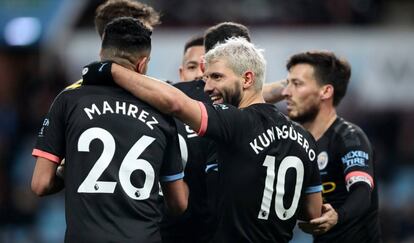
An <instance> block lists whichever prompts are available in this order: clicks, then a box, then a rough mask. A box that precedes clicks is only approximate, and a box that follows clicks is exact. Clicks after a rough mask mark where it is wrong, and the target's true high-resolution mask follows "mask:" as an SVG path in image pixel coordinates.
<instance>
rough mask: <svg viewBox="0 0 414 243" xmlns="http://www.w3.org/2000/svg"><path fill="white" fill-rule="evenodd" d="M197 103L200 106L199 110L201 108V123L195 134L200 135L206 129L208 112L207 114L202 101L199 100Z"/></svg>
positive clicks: (202, 134)
mask: <svg viewBox="0 0 414 243" xmlns="http://www.w3.org/2000/svg"><path fill="white" fill-rule="evenodd" d="M198 105H199V106H200V110H201V124H200V129H199V130H198V132H197V135H198V136H200V137H202V136H204V134H205V133H206V131H207V123H208V114H207V109H206V106H205V105H204V103H203V102H200V101H199V102H198Z"/></svg>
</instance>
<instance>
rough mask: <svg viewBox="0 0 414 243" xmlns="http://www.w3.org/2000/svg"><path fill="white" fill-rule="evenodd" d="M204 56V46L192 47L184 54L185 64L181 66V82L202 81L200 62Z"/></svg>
mask: <svg viewBox="0 0 414 243" xmlns="http://www.w3.org/2000/svg"><path fill="white" fill-rule="evenodd" d="M203 55H204V46H192V47H190V48H188V49H187V51H186V52H185V53H184V57H183V64H182V65H181V66H180V80H181V81H192V80H197V79H201V77H202V76H203V72H202V71H201V68H200V61H201V58H202V56H203Z"/></svg>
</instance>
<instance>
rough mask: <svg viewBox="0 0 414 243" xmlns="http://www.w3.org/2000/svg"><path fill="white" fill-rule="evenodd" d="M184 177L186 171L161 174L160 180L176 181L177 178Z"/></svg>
mask: <svg viewBox="0 0 414 243" xmlns="http://www.w3.org/2000/svg"><path fill="white" fill-rule="evenodd" d="M183 178H184V172H181V173H179V174H175V175H168V176H161V177H160V181H161V182H168V181H176V180H179V179H183Z"/></svg>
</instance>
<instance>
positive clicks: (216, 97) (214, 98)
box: [210, 95, 223, 104]
mask: <svg viewBox="0 0 414 243" xmlns="http://www.w3.org/2000/svg"><path fill="white" fill-rule="evenodd" d="M210 99H211V101H213V104H221V103H223V97H221V96H220V95H212V96H210Z"/></svg>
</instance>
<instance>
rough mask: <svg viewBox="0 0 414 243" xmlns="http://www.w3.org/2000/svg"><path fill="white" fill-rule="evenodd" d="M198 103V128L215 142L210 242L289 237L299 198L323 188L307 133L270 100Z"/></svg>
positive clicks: (251, 240) (312, 141) (283, 240)
mask: <svg viewBox="0 0 414 243" xmlns="http://www.w3.org/2000/svg"><path fill="white" fill-rule="evenodd" d="M201 107H205V110H202V114H203V115H202V124H201V128H200V130H199V134H200V135H202V136H205V137H207V138H210V139H213V140H214V141H216V144H217V161H218V171H219V173H218V175H219V199H218V200H219V202H218V225H217V231H216V232H215V234H214V237H213V241H212V242H226V243H229V242H288V241H289V240H290V239H291V238H292V230H293V228H294V226H295V224H296V218H297V213H298V207H299V205H300V201H301V198H302V197H303V195H304V194H306V193H315V192H320V191H321V190H322V186H321V182H320V177H319V172H318V166H317V163H316V145H315V141H314V140H313V138H312V136H311V135H310V134H309V133H308V132H306V131H305V130H304V129H303V128H302V127H300V126H299V125H297V124H296V123H293V122H291V121H290V120H289V119H288V118H287V117H286V116H285V115H283V114H282V113H280V112H279V111H278V110H277V109H276V108H275V107H274V106H273V105H270V104H253V105H250V106H249V107H246V108H243V109H237V108H235V107H233V106H231V105H224V104H220V105H207V104H204V105H202V106H201Z"/></svg>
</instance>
